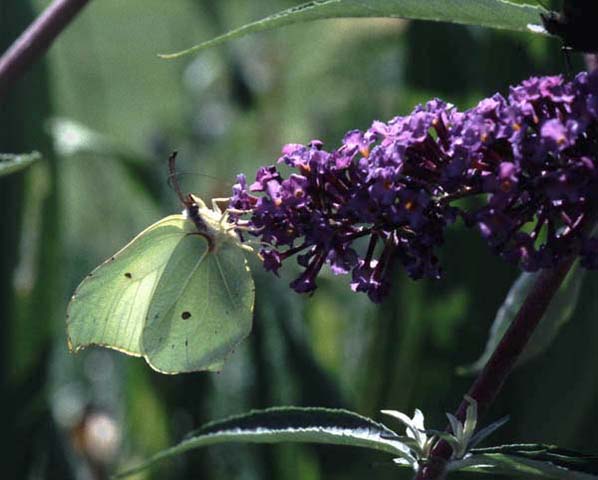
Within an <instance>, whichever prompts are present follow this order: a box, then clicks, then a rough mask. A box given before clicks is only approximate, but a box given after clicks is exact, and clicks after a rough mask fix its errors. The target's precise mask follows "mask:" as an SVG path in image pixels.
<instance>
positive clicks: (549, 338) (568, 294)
mask: <svg viewBox="0 0 598 480" xmlns="http://www.w3.org/2000/svg"><path fill="white" fill-rule="evenodd" d="M539 274H540V273H522V274H521V275H520V276H519V278H518V279H517V280H516V281H515V283H514V284H513V286H512V287H511V289H510V290H509V293H508V294H507V297H506V298H505V301H504V302H503V304H502V305H501V307H500V309H499V310H498V312H497V313H496V318H495V319H494V323H493V324H492V327H491V329H490V333H489V336H488V341H487V343H486V348H485V349H484V353H483V354H482V356H481V357H480V358H479V359H478V360H476V362H475V363H473V364H472V365H470V366H468V367H461V368H460V369H459V371H460V372H461V373H463V374H467V373H472V372H477V371H480V370H481V369H482V368H484V365H486V363H487V362H488V360H489V359H490V357H491V356H492V353H493V352H494V350H495V349H496V347H497V345H498V344H499V342H500V340H501V339H502V337H503V336H504V334H505V332H506V331H507V330H508V328H509V326H510V325H511V323H512V322H513V320H514V319H515V316H516V315H517V312H518V311H519V308H520V307H521V305H522V304H523V301H524V300H525V299H526V297H527V295H528V294H529V292H530V290H531V289H532V288H533V286H534V283H535V281H536V279H537V277H538V275H539ZM584 276H585V270H583V269H580V268H579V264H577V263H576V264H575V265H574V266H573V267H572V268H571V271H570V272H569V273H568V274H567V277H566V278H565V281H564V282H563V284H562V285H561V287H560V288H559V290H558V292H557V293H556V295H555V296H554V298H553V299H552V301H551V302H550V305H549V307H548V309H547V310H546V313H545V314H544V316H543V317H542V320H541V321H540V323H539V324H538V327H537V328H536V329H535V330H534V333H533V334H532V337H531V338H530V340H529V342H528V344H527V346H526V347H525V350H524V352H523V353H522V354H521V356H520V357H519V361H518V364H519V365H521V364H523V363H525V362H527V361H528V360H530V359H532V358H533V357H535V356H537V355H539V354H541V353H542V352H544V351H545V350H546V349H547V348H548V347H550V345H551V344H552V342H553V341H554V340H555V339H556V337H557V335H558V333H559V331H560V329H561V328H562V327H563V325H565V324H566V323H567V322H568V321H569V320H571V317H572V315H573V312H574V311H575V308H576V306H577V302H578V301H579V295H580V292H581V287H582V285H583V281H584Z"/></svg>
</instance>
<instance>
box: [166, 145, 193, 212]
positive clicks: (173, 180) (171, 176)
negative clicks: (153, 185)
mask: <svg viewBox="0 0 598 480" xmlns="http://www.w3.org/2000/svg"><path fill="white" fill-rule="evenodd" d="M177 155H178V152H177V151H176V150H175V151H174V152H172V153H171V154H170V157H168V184H169V185H170V186H171V187H172V188H173V190H174V191H175V193H176V194H177V196H178V197H179V200H180V201H181V203H182V204H183V206H185V207H186V206H187V204H188V203H189V201H188V200H187V199H186V198H185V196H184V195H183V191H182V190H181V186H180V184H179V177H178V176H177V173H176V156H177Z"/></svg>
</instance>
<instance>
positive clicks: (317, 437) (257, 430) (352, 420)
mask: <svg viewBox="0 0 598 480" xmlns="http://www.w3.org/2000/svg"><path fill="white" fill-rule="evenodd" d="M392 436H396V433H395V432H393V431H392V430H390V429H389V428H387V427H385V426H384V425H382V424H380V423H377V422H374V421H373V420H371V419H369V418H366V417H362V416H361V415H358V414H356V413H352V412H349V411H346V410H332V409H326V408H301V407H281V408H271V409H267V410H260V411H254V412H249V413H247V414H243V415H239V416H235V417H231V418H228V419H226V420H221V421H217V422H212V423H209V424H207V425H205V426H204V427H202V428H200V429H199V430H197V431H195V432H193V433H192V434H190V435H188V436H187V438H186V439H184V440H183V441H182V442H180V443H179V444H178V445H176V446H174V447H172V448H169V449H167V450H163V451H161V452H159V453H157V454H156V455H154V456H153V457H151V458H150V459H149V460H147V461H146V462H144V463H142V464H141V465H139V466H137V467H135V468H133V469H130V470H127V471H125V472H122V473H120V474H118V475H117V478H122V477H125V476H128V475H132V474H134V473H137V472H139V471H141V470H144V469H146V468H148V467H149V466H151V465H152V464H154V463H155V462H158V461H160V460H164V459H167V458H171V457H175V456H177V455H180V454H182V453H184V452H187V451H188V450H192V449H195V448H200V447H206V446H209V445H217V444H221V443H236V442H245V443H281V442H298V443H320V444H332V445H346V446H353V447H364V448H369V449H373V450H378V451H382V452H386V453H390V454H392V455H394V456H396V457H401V458H404V459H406V460H408V461H410V462H411V461H412V458H411V456H410V454H409V449H408V448H407V447H406V446H405V445H404V444H402V443H401V442H398V441H395V440H388V437H392ZM385 437H386V438H385Z"/></svg>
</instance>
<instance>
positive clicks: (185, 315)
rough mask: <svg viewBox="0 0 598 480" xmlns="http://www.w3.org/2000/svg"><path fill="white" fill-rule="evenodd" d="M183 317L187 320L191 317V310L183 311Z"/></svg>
mask: <svg viewBox="0 0 598 480" xmlns="http://www.w3.org/2000/svg"><path fill="white" fill-rule="evenodd" d="M181 318H182V319H183V320H187V319H188V318H191V312H183V313H181Z"/></svg>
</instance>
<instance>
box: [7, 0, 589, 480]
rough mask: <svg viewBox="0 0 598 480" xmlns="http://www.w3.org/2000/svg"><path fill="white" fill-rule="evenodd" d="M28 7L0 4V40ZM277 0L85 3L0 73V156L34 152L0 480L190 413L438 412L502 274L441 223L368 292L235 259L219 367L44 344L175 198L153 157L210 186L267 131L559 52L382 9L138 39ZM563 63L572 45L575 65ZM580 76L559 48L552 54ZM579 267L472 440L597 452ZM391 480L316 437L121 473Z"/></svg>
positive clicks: (507, 273)
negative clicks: (89, 278)
mask: <svg viewBox="0 0 598 480" xmlns="http://www.w3.org/2000/svg"><path fill="white" fill-rule="evenodd" d="M48 3H49V2H48V1H42V0H36V1H33V2H27V1H24V0H2V2H1V5H0V47H1V50H5V49H6V48H7V46H8V45H9V44H10V43H11V42H12V40H14V38H15V37H16V36H17V35H18V33H19V32H20V31H21V30H22V29H23V28H24V26H25V25H27V24H28V23H29V21H30V20H31V19H32V18H33V16H34V15H35V14H36V13H38V12H39V11H41V9H42V8H43V7H45V6H47V4H48ZM297 3H299V2H293V1H285V0H276V1H271V2H258V1H247V0H226V1H219V2H214V1H210V0H178V1H169V2H165V1H163V0H128V1H126V2H123V1H119V0H102V1H97V2H92V3H91V4H90V5H89V7H88V8H87V9H86V10H85V11H84V12H83V14H82V15H81V16H80V17H78V18H77V19H76V21H75V22H74V23H73V24H72V25H71V26H70V27H69V28H68V30H67V31H66V32H65V33H64V34H63V35H62V36H61V37H60V38H59V39H58V41H57V42H56V44H55V45H54V46H53V47H52V49H51V51H50V53H49V55H48V56H47V57H46V59H45V61H44V62H40V63H39V64H37V65H36V67H35V68H34V69H33V70H31V71H30V72H29V73H28V74H27V75H26V77H25V78H24V79H23V80H22V81H20V82H19V84H18V85H17V86H16V87H14V88H13V89H12V90H11V92H10V94H9V98H8V101H5V102H4V103H3V104H2V110H1V113H0V151H2V152H25V151H31V150H34V149H35V150H39V151H41V152H42V153H43V155H44V161H43V162H40V163H38V164H36V165H35V166H34V167H32V168H30V169H29V170H27V171H26V172H23V173H20V174H17V175H12V176H8V177H3V178H1V179H0V209H1V212H0V218H1V219H2V220H1V221H2V227H1V229H0V232H1V233H0V247H1V248H0V272H1V274H0V283H1V285H0V341H1V347H0V348H1V350H0V351H1V354H2V362H1V363H0V386H1V389H2V390H1V392H2V396H1V398H0V412H1V415H2V422H1V425H2V426H3V427H4V434H3V437H4V443H5V447H4V448H3V449H2V455H3V456H5V460H4V461H3V462H2V465H3V471H4V472H6V473H5V477H4V478H19V479H21V478H27V479H55V478H56V479H94V480H95V479H104V478H107V475H108V473H109V472H111V471H113V470H114V469H115V468H122V467H125V466H131V465H132V464H134V463H135V462H136V461H138V460H140V459H142V458H145V457H146V456H148V455H149V454H151V453H153V452H155V451H156V450H158V449H160V448H163V447H166V446H168V445H170V444H172V443H174V442H175V441H178V440H179V439H181V437H182V436H183V435H184V434H185V433H186V432H187V431H189V430H191V429H192V428H195V427H197V426H199V425H201V424H202V423H204V422H206V421H208V420H211V419H217V418H221V417H223V416H226V415H230V414H234V413H240V412H243V411H246V410H249V409H251V408H264V407H268V406H275V405H289V404H293V405H311V406H331V407H332V406H333V407H345V408H349V409H351V410H354V411H357V412H359V413H361V414H364V415H369V416H372V417H374V418H377V419H381V416H380V414H379V413H378V412H379V410H380V409H383V408H390V409H397V410H402V411H408V412H411V411H412V410H413V409H414V408H415V407H418V408H421V409H422V410H423V411H424V412H425V413H426V417H427V424H428V425H429V426H435V427H439V428H440V427H442V426H444V424H445V418H444V412H445V411H452V410H453V409H454V408H455V406H456V405H457V404H458V402H459V401H460V400H461V396H462V395H463V393H464V392H465V390H466V389H467V387H468V386H469V384H470V383H471V378H467V377H459V376H458V375H456V373H455V370H456V368H457V367H458V366H461V365H465V364H468V363H471V362H472V361H474V360H475V359H476V358H477V357H478V356H479V355H480V353H481V352H482V350H483V347H484V344H485V341H486V335H487V331H488V328H489V325H490V324H491V322H492V320H493V318H494V314H495V313H496V310H497V309H498V307H499V306H500V304H501V302H502V300H503V299H504V297H505V295H506V293H507V291H508V288H509V286H510V284H511V283H512V281H513V279H514V278H516V275H517V272H516V271H515V270H514V269H512V268H509V267H507V266H505V265H503V264H502V263H501V262H500V261H498V260H497V259H496V258H494V257H493V256H492V254H491V253H490V252H489V251H488V249H487V248H486V247H485V245H484V244H483V242H482V240H481V239H480V238H478V237H477V235H475V234H474V233H471V232H466V231H464V230H463V229H462V228H461V227H459V226H456V227H455V228H453V229H452V230H451V233H450V234H449V237H448V239H447V242H446V245H445V246H444V248H443V251H442V257H443V258H442V260H443V265H444V267H445V275H444V279H443V280H442V281H439V282H425V281H420V282H417V283H414V282H411V281H410V280H408V279H407V278H406V277H405V276H404V275H401V274H399V275H398V277H399V278H397V281H396V282H395V290H394V294H393V295H392V297H391V298H389V299H388V301H386V302H385V303H384V304H383V305H382V306H373V305H371V304H370V303H369V302H368V300H367V299H366V298H365V296H363V295H356V294H352V293H351V292H350V290H349V288H348V280H347V279H346V278H334V279H333V278H332V277H331V276H326V275H324V276H323V278H322V279H321V281H320V288H319V289H318V291H317V293H316V294H315V295H314V296H313V297H311V298H303V297H299V296H297V295H296V294H294V293H292V292H291V291H290V290H289V289H288V287H287V283H288V281H289V280H290V279H291V278H292V275H293V273H294V272H293V269H292V267H291V268H287V269H286V270H285V271H284V272H283V275H282V280H277V279H276V278H275V277H274V276H271V275H266V274H263V273H262V272H261V271H260V269H259V266H257V265H255V267H256V268H254V271H255V272H256V282H257V303H256V315H255V321H254V322H255V327H254V331H253V333H252V334H251V336H250V337H249V338H248V339H247V340H246V341H245V342H244V343H243V345H242V347H241V348H240V349H239V350H238V351H237V352H236V353H235V354H234V355H233V356H232V358H231V359H230V361H229V362H228V364H227V365H226V367H225V369H224V370H223V371H222V372H221V373H220V374H193V375H180V376H163V375H160V374H157V373H155V372H153V371H151V370H150V369H149V367H147V366H146V365H145V364H144V362H143V361H142V360H140V359H134V358H128V357H125V356H123V355H121V354H118V353H114V352H111V351H106V350H100V349H92V350H90V351H86V352H84V353H83V354H80V355H77V356H71V355H69V354H68V353H67V348H66V340H65V323H64V322H65V308H66V303H67V301H68V299H69V296H70V294H71V293H72V291H73V290H74V288H75V287H76V285H77V284H78V282H79V281H80V280H81V279H82V278H83V276H84V275H85V274H86V273H88V271H90V270H91V269H92V268H93V267H95V266H96V265H97V264H99V263H100V262H101V261H102V260H103V259H104V258H106V257H107V256H109V255H110V254H112V253H113V252H114V251H115V250H117V249H118V248H120V247H121V246H122V245H124V244H125V243H126V242H127V241H128V240H129V239H130V238H131V237H132V236H133V235H134V234H136V233H137V232H139V231H140V230H141V229H143V228H144V227H145V226H147V225H148V224H150V223H152V222H154V221H156V220H158V219H159V218H160V217H161V216H163V215H166V214H169V213H172V212H175V211H177V210H179V209H180V206H179V205H178V202H177V199H176V197H175V195H174V193H173V192H172V191H171V190H170V189H169V187H168V186H167V183H166V162H165V160H166V158H167V156H168V154H169V153H170V152H171V151H172V150H174V149H177V150H179V152H180V164H179V168H180V170H181V171H184V172H189V173H190V174H189V175H184V176H183V177H182V182H183V185H184V188H185V189H186V190H189V191H192V192H195V193H197V194H199V195H200V196H202V197H203V198H206V197H208V198H209V197H213V196H223V195H224V196H226V195H227V194H228V192H229V191H230V186H231V184H232V182H233V181H234V175H235V174H236V173H237V172H241V171H244V172H247V173H248V176H251V175H252V174H253V172H255V170H256V168H257V167H258V166H260V165H264V164H270V163H273V162H274V161H275V160H276V158H277V157H278V155H279V152H280V148H281V146H282V145H283V144H285V143H290V142H297V143H305V142H308V141H309V140H311V139H312V138H320V139H322V140H323V141H325V142H326V144H327V145H328V146H329V147H331V148H334V147H335V146H336V145H338V144H339V142H340V140H341V138H342V136H343V133H344V132H345V131H346V130H349V129H353V128H362V129H364V128H367V127H368V126H369V124H370V123H371V122H372V120H374V119H380V120H388V119H389V118H391V117H392V116H394V115H397V114H404V113H408V112H409V111H410V110H411V109H412V108H413V106H415V105H416V104H417V103H418V102H422V101H425V100H427V99H429V98H431V97H434V96H439V97H441V98H443V99H445V100H447V101H450V102H452V103H454V104H456V105H457V106H458V107H460V108H467V107H469V106H471V105H473V104H475V103H476V101H477V100H478V99H480V98H481V97H482V96H488V95H491V94H492V93H494V92H495V91H500V92H502V93H507V92H508V85H509V84H512V83H517V82H519V81H520V80H521V79H523V78H525V77H527V76H529V75H532V74H548V73H557V72H560V71H562V70H563V69H564V60H563V57H562V55H561V53H560V51H559V44H558V42H556V41H554V40H548V39H544V38H532V36H530V35H518V34H517V35H516V34H511V33H503V32H493V31H487V30H482V29H477V28H469V27H461V26H453V25H445V24H431V23H421V22H405V21H401V20H382V19H381V20H338V21H320V22H316V23H312V24H305V25H299V26H294V27H288V28H285V29H283V30H280V31H276V32H272V33H265V34H259V35H254V36H251V37H248V38H246V39H243V40H239V41H236V42H233V43H230V44H228V45H226V46H224V47H220V48H218V49H215V50H211V51H207V52H205V53H202V54H200V55H198V56H196V57H188V58H185V59H182V60H177V61H166V60H160V59H159V58H157V56H156V53H158V52H170V51H176V50H180V49H182V48H186V47H188V46H190V45H192V44H194V43H197V42H198V41H200V40H204V39H208V38H210V37H212V36H214V35H216V34H218V33H222V32H223V31H225V30H227V29H229V28H232V27H235V26H239V25H241V24H243V23H246V22H248V21H250V20H254V19H257V18H260V17H262V16H265V15H267V14H269V13H272V12H274V11H277V10H279V9H282V8H286V7H289V6H292V5H295V4H297ZM576 60H579V59H576ZM576 67H578V68H581V63H576ZM597 315H598V279H597V278H596V276H595V275H588V276H587V281H586V283H585V285H584V291H583V293H582V300H581V302H580V304H579V305H578V307H577V310H576V312H575V315H574V320H573V321H572V322H571V323H569V324H568V325H567V326H566V327H565V328H564V329H563V332H562V334H561V335H560V336H559V338H558V340H557V342H556V344H554V345H553V346H552V347H551V348H550V349H549V350H548V351H547V352H546V353H545V354H543V355H542V356H541V357H539V358H537V359H535V360H533V361H532V362H530V363H529V364H527V365H526V366H524V367H522V368H520V369H518V370H517V371H516V372H515V373H514V374H513V376H512V378H511V379H510V380H509V382H508V384H507V385H506V388H505V389H504V392H503V393H502V395H501V396H500V398H499V400H498V401H497V402H496V404H495V406H494V407H493V409H492V412H491V415H490V416H489V418H487V419H486V421H487V422H488V421H490V420H491V419H495V418H498V417H499V416H502V415H505V414H510V415H511V421H510V422H509V423H508V424H507V426H506V427H504V428H503V429H501V430H500V431H499V432H498V433H497V434H496V435H495V436H494V437H493V439H492V441H493V442H497V443H498V442H519V441H530V442H533V441H544V442H554V443H557V444H559V445H561V446H564V447H571V448H577V449H581V450H585V451H589V452H598V429H596V428H595V425H596V424H597V422H598V413H597V412H598V409H596V408H595V407H596V405H597V404H598V376H597V375H596V366H597V360H598V358H597V356H598V349H596V348H595V342H596V340H595V339H596V338H598V322H596V318H597ZM365 475H369V476H373V478H381V479H385V478H397V477H399V478H409V475H410V474H409V472H405V471H399V470H397V469H396V468H394V467H393V466H392V464H391V463H390V462H389V459H388V458H386V457H383V456H377V455H372V454H370V453H367V452H363V451H360V450H347V449H340V448H332V447H326V448H324V447H299V446H235V447H212V448H210V449H206V450H203V451H198V452H193V453H190V454H187V455H185V456H183V457H181V458H179V459H178V460H176V461H174V462H168V463H165V464H163V465H160V466H159V467H158V468H156V469H154V470H152V471H150V472H148V473H146V474H143V475H140V476H139V477H138V478H148V479H149V478H155V479H157V478H160V479H192V478H193V479H194V478H202V479H226V478H231V479H232V478H234V479H248V480H249V479H267V478H273V479H274V478H276V479H289V480H292V479H302V480H303V479H306V480H318V479H339V480H340V479H358V478H359V479H361V478H364V476H365Z"/></svg>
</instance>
